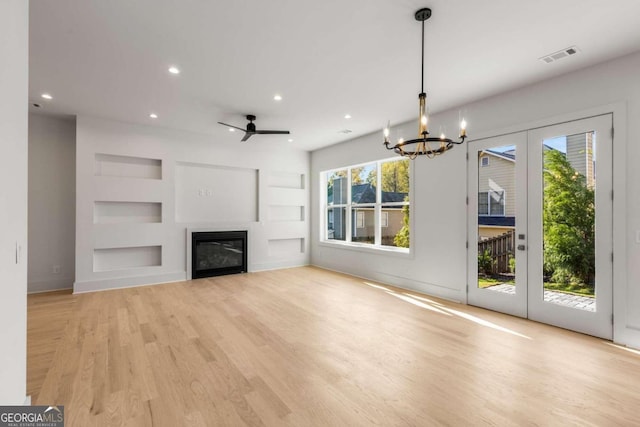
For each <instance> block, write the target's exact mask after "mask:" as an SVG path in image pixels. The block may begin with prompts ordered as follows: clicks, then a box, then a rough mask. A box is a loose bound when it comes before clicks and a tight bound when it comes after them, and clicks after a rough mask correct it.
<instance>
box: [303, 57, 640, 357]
mask: <svg viewBox="0 0 640 427" xmlns="http://www.w3.org/2000/svg"><path fill="white" fill-rule="evenodd" d="M638 70H640V53H636V54H632V55H629V56H626V57H622V58H619V59H616V60H613V61H609V62H606V63H603V64H599V65H596V66H594V67H591V68H588V69H584V70H580V71H577V72H573V73H570V74H566V75H563V76H560V77H557V78H554V79H550V80H547V81H544V82H541V83H538V84H535V85H531V86H528V87H525V88H522V89H519V90H515V91H511V92H508V93H505V94H502V95H499V96H496V97H492V98H488V99H484V100H480V101H478V102H475V103H472V104H469V105H465V106H464V108H465V109H466V111H467V121H468V122H469V129H468V133H469V135H471V136H472V138H480V137H487V136H493V135H499V134H501V133H503V132H510V131H516V130H524V129H527V128H528V127H529V126H531V125H532V124H535V125H537V126H543V125H550V124H554V123H557V122H558V121H562V120H563V119H565V120H566V119H571V118H572V117H573V116H575V115H576V114H577V115H580V114H583V113H584V114H588V113H589V112H588V111H587V110H591V111H593V110H599V111H602V108H603V106H605V107H604V108H605V109H606V108H608V106H609V105H612V104H617V105H622V106H623V107H622V109H618V111H616V113H615V114H614V125H615V126H616V129H615V137H614V188H615V190H616V199H615V201H614V251H615V256H614V301H615V302H614V315H615V323H614V340H615V341H616V342H619V343H622V344H628V345H632V346H634V347H640V263H638V262H637V260H638V259H640V239H637V238H636V234H637V233H638V232H640V196H638V195H639V194H640V168H638V167H636V165H635V163H636V161H637V159H640V145H639V144H635V143H632V142H631V139H630V138H629V139H627V134H628V135H632V133H631V131H632V130H633V129H634V128H635V124H637V123H638V122H640V79H638ZM612 111H613V110H612ZM457 118H458V112H457V110H455V111H454V110H452V111H447V112H443V113H440V114H437V115H434V116H432V117H431V123H432V124H433V125H432V126H436V128H437V127H438V125H439V124H443V125H446V126H447V127H448V128H450V129H451V128H453V129H455V128H456V121H457ZM573 118H577V117H573ZM414 128H415V124H414V123H413V122H411V123H406V124H404V125H401V126H398V127H397V129H399V130H400V131H401V132H404V134H405V135H412V134H413V133H415V129H414ZM381 139H382V138H381V134H378V133H376V134H372V135H367V136H364V137H361V138H357V139H354V140H352V141H349V142H347V143H343V144H338V145H335V146H332V147H328V148H325V149H321V150H318V151H314V152H313V153H312V155H311V189H312V194H311V202H312V203H311V209H312V212H313V215H312V217H313V221H312V224H311V237H312V240H311V252H312V258H311V262H312V264H314V265H318V266H321V267H325V268H330V269H335V270H340V271H344V272H347V273H351V274H355V275H358V276H362V277H367V278H370V279H374V280H381V281H383V282H387V283H390V284H394V285H397V286H402V287H407V288H414V289H418V290H422V291H424V292H427V293H430V294H433V295H437V296H441V297H444V298H450V299H454V300H459V301H465V300H466V295H465V290H466V280H467V279H466V265H465V263H466V259H467V251H466V249H465V243H466V222H465V221H466V216H467V212H466V204H465V197H466V191H467V190H466V179H467V167H466V161H465V150H464V148H463V147H456V148H454V149H453V150H452V151H451V152H449V153H447V154H445V155H444V156H441V157H439V158H437V159H435V160H429V159H423V158H420V159H416V160H415V161H414V162H413V170H412V173H413V180H414V181H413V193H412V205H413V206H412V209H413V211H412V214H413V215H412V220H413V221H414V223H413V227H412V230H411V232H412V236H411V238H412V244H413V247H412V253H413V259H402V258H399V259H396V258H392V257H389V256H384V255H378V254H371V253H365V252H359V251H354V250H347V249H334V248H333V247H327V246H323V244H322V243H321V242H320V239H319V233H320V232H319V215H320V214H321V213H320V211H319V209H320V201H319V197H320V188H319V173H320V172H321V171H323V170H327V169H333V168H337V167H340V166H345V165H349V164H357V163H362V162H365V161H369V160H375V159H381V158H385V157H387V156H388V153H387V151H386V150H384V148H383V147H382V145H381ZM469 144H473V140H471V142H469Z"/></svg>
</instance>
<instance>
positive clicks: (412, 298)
mask: <svg viewBox="0 0 640 427" xmlns="http://www.w3.org/2000/svg"><path fill="white" fill-rule="evenodd" d="M362 283H364V284H365V285H367V286H370V287H372V288H376V289H380V290H383V291H385V292H386V293H388V294H389V295H391V296H393V297H396V298H398V299H400V300H402V301H405V302H408V303H410V304H413V305H415V306H418V307H420V308H424V309H426V310H431V311H434V312H436V313H439V314H444V315H445V316H458V317H460V318H462V319H465V320H469V321H471V322H473V323H475V324H478V325H481V326H485V327H487V328H491V329H494V330H496V331H500V332H505V333H507V334H511V335H515V336H517V337H521V338H525V339H528V340H530V339H531V337H528V336H526V335H523V334H521V333H519V332H516V331H513V330H511V329H508V328H505V327H502V326H500V325H496V324H495V323H492V322H489V321H488V320H484V319H481V318H479V317H476V316H473V315H471V314H468V313H465V312H462V311H459V310H454V309H452V308H449V307H447V306H446V305H444V304H442V303H439V302H437V301H433V300H430V299H429V298H425V297H422V296H417V295H412V294H409V293H406V292H403V293H399V292H397V291H395V290H393V289H389V288H387V287H386V286H382V285H376V284H374V283H370V282H362ZM638 354H640V352H639V353H638Z"/></svg>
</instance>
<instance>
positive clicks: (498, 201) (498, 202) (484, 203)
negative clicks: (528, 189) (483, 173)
mask: <svg viewBox="0 0 640 427" xmlns="http://www.w3.org/2000/svg"><path fill="white" fill-rule="evenodd" d="M504 196H505V193H504V190H501V191H494V190H490V191H481V192H479V193H478V215H482V216H504V215H505V203H504V198H505V197H504Z"/></svg>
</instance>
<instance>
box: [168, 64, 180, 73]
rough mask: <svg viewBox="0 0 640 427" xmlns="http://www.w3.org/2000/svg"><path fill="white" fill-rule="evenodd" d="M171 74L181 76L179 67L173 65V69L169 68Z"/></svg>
mask: <svg viewBox="0 0 640 427" xmlns="http://www.w3.org/2000/svg"><path fill="white" fill-rule="evenodd" d="M169 72H170V73H171V74H180V69H179V68H178V67H176V66H173V65H172V66H171V67H169Z"/></svg>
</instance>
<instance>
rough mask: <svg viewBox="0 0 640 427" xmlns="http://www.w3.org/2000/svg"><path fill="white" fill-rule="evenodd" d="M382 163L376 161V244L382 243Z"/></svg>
mask: <svg viewBox="0 0 640 427" xmlns="http://www.w3.org/2000/svg"><path fill="white" fill-rule="evenodd" d="M381 165H382V163H381V162H377V163H376V169H377V170H376V205H375V209H374V213H373V217H374V219H375V228H374V244H375V245H376V246H380V245H382V214H381V212H382V166H381Z"/></svg>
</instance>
